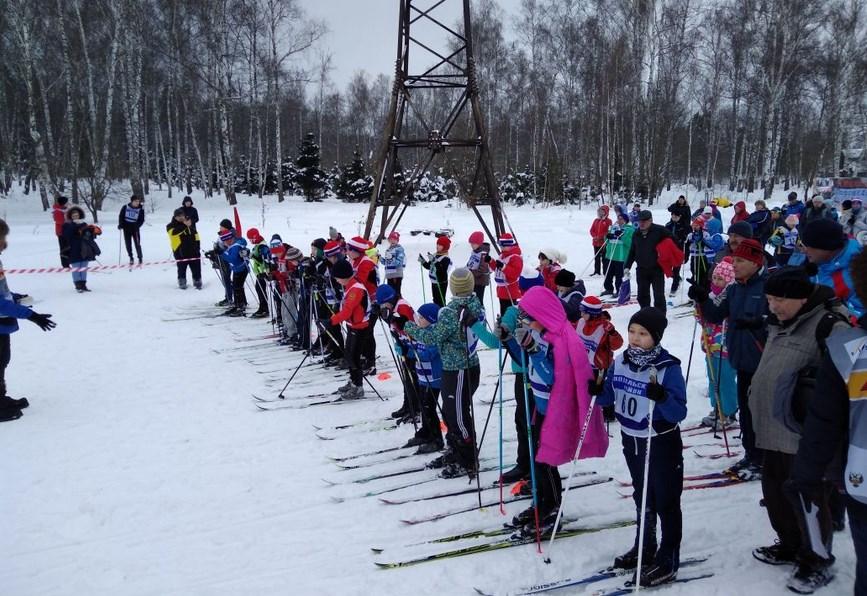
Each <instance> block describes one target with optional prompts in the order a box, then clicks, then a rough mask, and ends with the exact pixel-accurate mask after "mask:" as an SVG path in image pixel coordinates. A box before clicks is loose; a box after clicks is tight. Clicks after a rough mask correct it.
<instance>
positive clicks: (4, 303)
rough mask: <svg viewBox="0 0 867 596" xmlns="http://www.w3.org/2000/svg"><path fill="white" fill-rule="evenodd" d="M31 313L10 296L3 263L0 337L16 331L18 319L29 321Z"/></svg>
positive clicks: (1, 273) (0, 293)
mask: <svg viewBox="0 0 867 596" xmlns="http://www.w3.org/2000/svg"><path fill="white" fill-rule="evenodd" d="M32 314H33V311H32V310H30V309H29V308H27V307H26V306H21V305H20V304H18V303H17V302H15V299H14V298H13V296H12V292H11V291H10V290H9V284H8V283H7V282H6V274H5V273H4V272H3V263H0V335H10V334H12V333H15V332H16V331H18V319H29V318H30V315H32Z"/></svg>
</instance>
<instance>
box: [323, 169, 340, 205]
mask: <svg viewBox="0 0 867 596" xmlns="http://www.w3.org/2000/svg"><path fill="white" fill-rule="evenodd" d="M342 178H343V172H342V170H341V169H340V166H339V165H338V164H337V162H335V163H334V165H333V166H331V169H330V170H328V175H327V176H326V177H325V196H326V197H328V198H329V199H333V198H335V197H337V198H340V197H343V194H342V192H341V187H342V184H343V180H342Z"/></svg>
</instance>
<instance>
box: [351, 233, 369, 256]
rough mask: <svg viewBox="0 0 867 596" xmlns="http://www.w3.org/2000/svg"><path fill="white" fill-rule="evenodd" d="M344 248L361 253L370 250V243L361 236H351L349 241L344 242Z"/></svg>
mask: <svg viewBox="0 0 867 596" xmlns="http://www.w3.org/2000/svg"><path fill="white" fill-rule="evenodd" d="M346 248H348V249H349V250H354V251H355V252H360V253H363V252H364V251H366V250H367V249H368V248H370V242H368V241H367V239H366V238H362V237H361V236H353V237H352V238H351V239H350V240H347V241H346Z"/></svg>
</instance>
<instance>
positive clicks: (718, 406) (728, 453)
mask: <svg viewBox="0 0 867 596" xmlns="http://www.w3.org/2000/svg"><path fill="white" fill-rule="evenodd" d="M695 315H696V317H700V316H701V311H700V310H699V307H698V306H696V307H695ZM696 320H698V319H697V318H696ZM701 343H702V345H703V346H704V355H705V359H706V361H707V369H708V371H709V372H710V382H711V385H713V386H715V387H716V395H714V402H716V411H717V420H719V423H720V426H722V430H723V441H724V442H725V446H726V457H731V456H732V454H731V451H730V450H729V438H728V431H726V425H725V413H724V412H723V407H722V395H720V385H719V382H720V381H719V375H720V373H721V372H722V370H721V369H722V350H723V342H722V339H721V340H720V347H719V353H718V358H719V367H720V369H719V370H718V371H717V375H716V379H714V372H713V360H712V359H711V355H710V338H709V337H708V334H707V331H706V330H705V328H704V325H702V327H701ZM714 438H715V439H718V438H719V437H718V436H717V434H716V428H714Z"/></svg>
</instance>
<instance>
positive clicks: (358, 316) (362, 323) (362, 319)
mask: <svg viewBox="0 0 867 596" xmlns="http://www.w3.org/2000/svg"><path fill="white" fill-rule="evenodd" d="M331 275H332V276H333V277H334V279H336V280H337V283H339V284H340V285H341V286H342V287H343V290H344V292H343V301H342V302H341V304H340V311H338V312H337V313H335V314H333V315H332V316H331V324H332V325H340V324H341V323H346V341H345V343H344V353H345V355H346V364H347V366H348V367H349V382H347V383H346V384H345V385H343V386H342V387H340V388H339V389H338V390H337V392H338V393H339V394H340V396H341V398H342V399H361V398H363V397H364V385H363V384H362V383H363V381H364V377H363V371H362V368H361V356H362V352H363V350H364V346H365V345H366V343H367V341H368V340H367V336H368V335H371V334H372V333H373V329H372V328H371V327H370V311H371V305H372V302H373V301H372V300H371V298H370V295H369V294H368V293H367V288H366V287H365V286H364V284H363V283H361V281H360V280H359V279H358V278H357V277H356V276H355V272H354V271H353V269H352V265H351V264H350V262H349V261H348V260H346V259H341V260H338V261H336V262H335V263H334V265H333V266H332V267H331Z"/></svg>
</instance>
